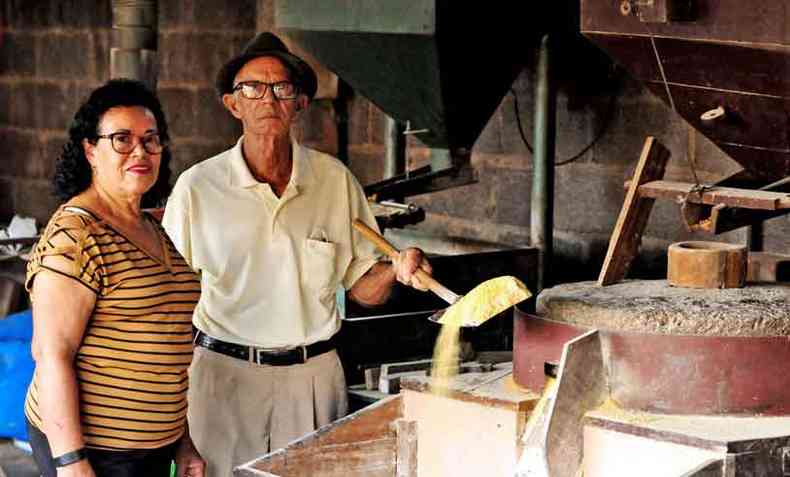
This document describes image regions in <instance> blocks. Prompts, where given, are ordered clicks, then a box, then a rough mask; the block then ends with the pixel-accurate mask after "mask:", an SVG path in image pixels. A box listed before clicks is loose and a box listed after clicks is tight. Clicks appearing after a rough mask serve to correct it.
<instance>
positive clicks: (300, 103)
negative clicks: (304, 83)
mask: <svg viewBox="0 0 790 477" xmlns="http://www.w3.org/2000/svg"><path fill="white" fill-rule="evenodd" d="M309 103H310V100H309V99H307V96H305V95H303V94H300V95H299V97H298V98H296V110H297V111H304V110H305V109H307V105H308V104H309Z"/></svg>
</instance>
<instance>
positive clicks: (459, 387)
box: [401, 363, 539, 410]
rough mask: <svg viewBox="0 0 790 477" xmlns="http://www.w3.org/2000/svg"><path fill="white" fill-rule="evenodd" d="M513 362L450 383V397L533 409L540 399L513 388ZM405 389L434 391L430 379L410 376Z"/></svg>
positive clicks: (460, 375) (535, 395)
mask: <svg viewBox="0 0 790 477" xmlns="http://www.w3.org/2000/svg"><path fill="white" fill-rule="evenodd" d="M512 366H513V365H512V364H511V363H502V364H499V365H497V366H495V367H494V371H491V372H488V373H463V374H459V375H456V376H454V377H452V378H451V379H450V380H449V382H448V383H447V390H446V394H445V396H446V397H449V398H452V399H459V400H462V401H472V402H476V403H479V404H482V405H484V406H492V407H502V408H506V409H520V410H523V409H522V408H524V407H525V406H527V407H529V408H531V407H532V404H534V402H536V401H537V400H538V398H539V396H538V395H537V394H535V393H533V392H531V391H525V390H520V389H518V388H516V387H515V386H512V385H509V384H508V382H509V379H510V376H512V374H513V368H512ZM401 388H402V389H409V390H411V391H417V392H430V388H431V378H430V376H409V377H405V378H403V379H402V380H401Z"/></svg>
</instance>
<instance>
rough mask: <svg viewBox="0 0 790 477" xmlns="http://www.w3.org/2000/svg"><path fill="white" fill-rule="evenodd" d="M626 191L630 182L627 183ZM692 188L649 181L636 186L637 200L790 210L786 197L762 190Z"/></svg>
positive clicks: (675, 183)
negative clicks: (667, 200)
mask: <svg viewBox="0 0 790 477" xmlns="http://www.w3.org/2000/svg"><path fill="white" fill-rule="evenodd" d="M627 184H628V186H629V187H630V184H631V182H629V183H627ZM694 187H695V186H694V184H689V183H686V182H673V181H662V180H657V181H652V182H647V183H643V184H641V185H640V186H639V196H640V197H649V198H653V199H669V200H674V201H676V202H678V203H681V202H684V201H686V202H691V203H692V204H706V205H718V204H724V205H725V206H728V207H739V208H742V209H756V210H781V209H790V195H788V194H786V193H782V192H770V191H764V190H749V189H735V188H732V187H717V186H713V187H710V188H705V189H704V190H701V191H699V192H696V191H694Z"/></svg>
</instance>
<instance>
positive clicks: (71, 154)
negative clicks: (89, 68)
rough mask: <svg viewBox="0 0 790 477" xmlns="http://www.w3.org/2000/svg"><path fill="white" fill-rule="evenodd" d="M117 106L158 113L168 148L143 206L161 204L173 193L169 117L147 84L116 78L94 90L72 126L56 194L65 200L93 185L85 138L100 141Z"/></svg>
mask: <svg viewBox="0 0 790 477" xmlns="http://www.w3.org/2000/svg"><path fill="white" fill-rule="evenodd" d="M116 106H142V107H143V108H146V109H148V110H149V111H151V112H152V113H153V114H154V117H155V118H156V127H157V130H158V131H159V136H160V138H161V139H162V142H163V144H165V148H164V150H163V151H162V161H161V163H160V165H159V177H157V179H156V182H155V183H154V185H153V186H152V187H151V188H150V189H149V190H148V192H146V193H145V194H143V199H142V204H141V205H142V207H157V206H160V205H162V203H163V202H164V199H165V198H167V196H168V194H170V148H169V147H167V144H168V143H169V141H170V137H169V136H168V133H167V120H166V119H165V113H164V112H163V111H162V105H161V104H160V103H159V100H158V99H157V97H156V95H154V93H152V92H151V90H149V89H148V88H147V87H146V86H145V85H144V84H143V83H141V82H139V81H135V80H130V79H112V80H110V81H108V82H107V83H105V84H104V85H102V86H101V87H99V88H97V89H96V90H94V91H93V92H92V93H91V95H90V97H89V98H88V100H87V101H86V102H85V103H83V105H82V106H80V109H79V110H78V111H77V114H75V115H74V119H73V120H72V122H71V126H69V140H68V142H67V143H66V144H65V145H64V146H63V152H62V153H61V154H60V157H59V158H58V160H57V163H56V165H55V176H54V177H53V178H52V184H53V186H54V188H55V195H56V196H57V197H58V198H59V199H61V200H63V201H64V202H65V201H67V200H69V199H71V198H72V197H74V196H75V195H77V194H79V193H80V192H82V191H84V190H85V189H87V188H88V186H90V184H91V167H90V164H89V163H88V159H87V158H86V157H85V151H84V149H83V147H82V141H83V140H84V139H87V140H88V141H89V142H90V143H92V144H96V141H98V139H99V138H98V137H97V136H98V135H99V123H100V122H101V119H102V117H103V116H104V113H106V112H107V110H108V109H111V108H114V107H116Z"/></svg>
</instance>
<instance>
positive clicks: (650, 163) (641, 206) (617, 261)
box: [598, 136, 669, 286]
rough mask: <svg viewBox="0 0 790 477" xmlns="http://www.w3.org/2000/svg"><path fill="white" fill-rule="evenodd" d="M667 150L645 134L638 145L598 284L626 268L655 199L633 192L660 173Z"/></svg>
mask: <svg viewBox="0 0 790 477" xmlns="http://www.w3.org/2000/svg"><path fill="white" fill-rule="evenodd" d="M668 159H669V151H668V150H667V149H666V148H665V147H664V146H662V145H661V143H659V142H658V141H657V140H656V138H654V137H652V136H648V137H647V138H646V139H645V145H644V147H642V155H641V156H640V157H639V162H638V163H637V165H636V170H635V171H634V178H633V179H632V180H631V185H630V187H629V188H628V192H627V193H626V196H625V200H624V201H623V208H622V209H620V216H619V217H618V218H617V224H616V225H615V227H614V231H613V232H612V237H611V238H610V239H609V249H608V250H607V251H606V258H605V259H604V262H603V268H602V269H601V274H600V275H599V276H598V284H599V285H601V286H606V285H611V284H613V283H617V282H619V281H620V280H622V279H623V278H625V274H626V272H627V271H628V267H630V265H631V261H633V259H634V257H636V253H637V251H638V250H639V244H640V242H641V241H642V233H643V232H644V231H645V226H646V225H647V219H648V217H649V216H650V210H651V209H652V208H653V202H655V199H653V198H648V197H643V196H641V195H640V194H638V193H637V191H638V189H639V188H640V186H641V185H642V184H645V183H647V182H651V181H656V180H659V179H661V178H662V177H664V170H665V169H666V165H667V160H668Z"/></svg>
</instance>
